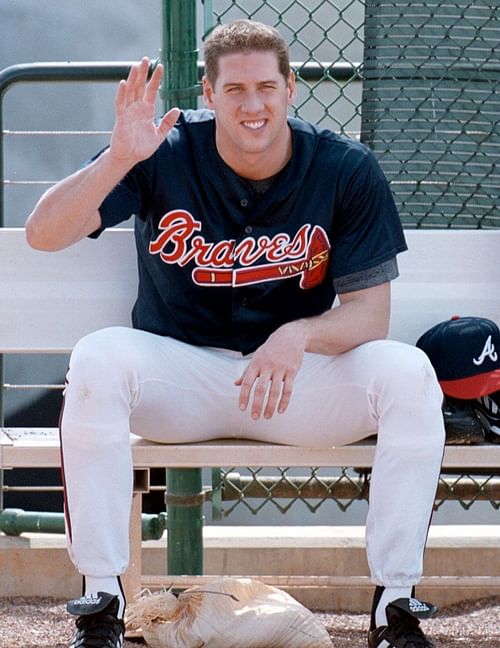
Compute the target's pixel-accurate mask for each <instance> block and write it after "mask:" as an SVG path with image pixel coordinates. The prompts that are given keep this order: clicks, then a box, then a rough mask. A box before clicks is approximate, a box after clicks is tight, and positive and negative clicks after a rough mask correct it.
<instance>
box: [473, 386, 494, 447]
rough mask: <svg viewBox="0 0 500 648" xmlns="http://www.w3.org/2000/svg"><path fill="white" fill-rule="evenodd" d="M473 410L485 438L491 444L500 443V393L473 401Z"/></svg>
mask: <svg viewBox="0 0 500 648" xmlns="http://www.w3.org/2000/svg"><path fill="white" fill-rule="evenodd" d="M472 403H473V405H472V407H473V409H474V412H475V414H476V416H477V417H478V419H479V420H480V421H481V423H482V426H483V429H484V438H485V439H486V441H490V442H491V443H500V391H497V392H494V393H493V394H489V395H488V396H483V397H482V398H478V399H476V400H474V401H472Z"/></svg>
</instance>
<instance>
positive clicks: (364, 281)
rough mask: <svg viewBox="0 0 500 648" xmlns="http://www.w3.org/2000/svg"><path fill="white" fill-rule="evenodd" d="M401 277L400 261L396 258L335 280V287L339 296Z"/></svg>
mask: <svg viewBox="0 0 500 648" xmlns="http://www.w3.org/2000/svg"><path fill="white" fill-rule="evenodd" d="M397 277H399V268H398V261H397V259H396V257H393V258H392V259H389V260H388V261H384V262H383V263H379V264H378V265H376V266H374V267H373V268H367V269H366V270H360V271H359V272H353V273H352V274H349V275H345V276H343V277H339V278H338V279H335V280H334V282H333V286H334V288H335V292H336V294H337V295H341V294H342V293H348V292H354V291H356V290H364V289H365V288H373V287H374V286H379V285H380V284H383V283H386V282H388V281H392V280H393V279H396V278H397Z"/></svg>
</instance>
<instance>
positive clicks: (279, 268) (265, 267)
mask: <svg viewBox="0 0 500 648" xmlns="http://www.w3.org/2000/svg"><path fill="white" fill-rule="evenodd" d="M201 229H202V224H201V222H200V221H197V220H195V219H194V218H193V216H192V215H191V214H190V213H189V212H188V211H185V210H181V209H179V210H174V211H171V212H168V213H167V214H165V216H163V217H162V219H161V220H160V223H159V230H160V233H159V234H158V236H157V237H156V239H155V240H154V241H151V243H150V245H149V252H150V254H153V255H154V254H159V255H160V258H161V260H162V261H163V262H164V263H167V264H178V265H179V266H185V265H187V264H188V263H189V262H191V261H194V263H195V267H194V269H193V271H192V274H191V276H192V279H193V281H194V283H195V284H197V285H199V286H214V287H215V286H247V285H250V284H257V283H263V282H266V281H274V280H276V279H288V278H290V277H295V276H300V284H299V285H300V287H301V288H303V289H304V290H307V289H309V288H314V287H315V286H317V285H319V284H320V283H321V282H322V281H323V279H324V278H325V275H326V271H327V269H328V260H329V257H330V241H329V240H328V236H327V235H326V232H325V230H324V229H323V228H322V227H321V226H319V225H314V226H313V225H311V224H309V223H308V224H305V225H302V226H301V227H300V229H299V230H298V231H297V233H296V234H295V235H294V236H293V238H292V237H290V235H289V234H287V233H282V232H280V233H277V234H275V235H274V236H273V237H272V238H270V237H269V236H260V237H259V238H257V239H255V238H252V237H247V238H245V239H243V240H242V241H240V242H239V243H238V244H237V243H236V241H235V240H234V239H233V240H222V241H218V242H217V243H210V242H207V241H206V240H205V237H204V236H202V235H201V234H196V232H199V231H201ZM260 260H265V261H266V262H265V263H257V262H258V261H260ZM235 263H238V265H239V266H241V267H238V268H235V267H234V265H235Z"/></svg>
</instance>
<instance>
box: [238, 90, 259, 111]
mask: <svg viewBox="0 0 500 648" xmlns="http://www.w3.org/2000/svg"><path fill="white" fill-rule="evenodd" d="M263 106H264V102H263V101H262V98H261V97H260V95H259V93H258V92H249V93H247V95H246V97H245V100H244V102H243V106H242V109H243V110H244V111H245V112H247V113H255V112H258V111H259V110H262V107H263Z"/></svg>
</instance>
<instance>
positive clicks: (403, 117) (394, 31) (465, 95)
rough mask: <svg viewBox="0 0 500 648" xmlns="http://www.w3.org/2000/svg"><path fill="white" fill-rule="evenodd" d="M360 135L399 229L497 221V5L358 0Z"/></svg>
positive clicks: (476, 0)
mask: <svg viewBox="0 0 500 648" xmlns="http://www.w3.org/2000/svg"><path fill="white" fill-rule="evenodd" d="M363 77H364V83H363V95H362V109H361V139H362V140H363V141H364V142H365V143H367V144H368V145H369V146H370V147H371V148H372V149H373V150H374V152H375V154H376V156H377V157H378V159H379V161H380V163H381V165H382V168H383V169H384V171H385V173H386V175H387V177H388V179H389V181H390V183H391V187H392V190H393V192H394V195H395V197H396V201H397V203H398V207H399V209H400V213H401V218H402V221H403V224H404V225H405V227H457V228H491V227H500V198H499V195H500V126H499V119H500V9H499V7H498V4H497V2H496V1H495V2H493V1H492V0H453V1H451V0H425V2H420V1H415V0H389V1H386V2H383V1H381V0H366V21H365V50H364V62H363Z"/></svg>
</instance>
